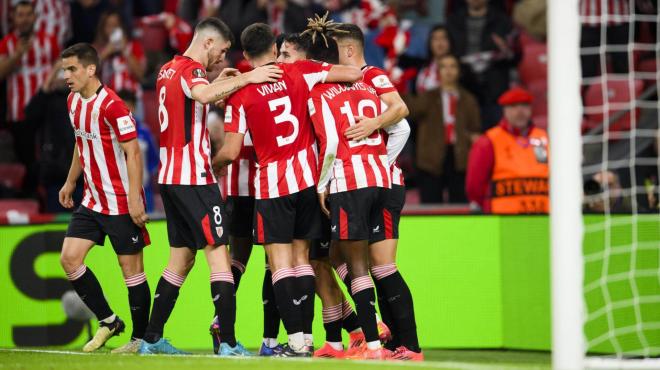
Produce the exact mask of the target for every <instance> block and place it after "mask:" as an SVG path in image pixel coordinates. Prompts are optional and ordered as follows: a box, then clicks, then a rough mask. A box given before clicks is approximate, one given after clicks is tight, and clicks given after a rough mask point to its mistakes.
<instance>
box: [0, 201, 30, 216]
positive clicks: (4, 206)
mask: <svg viewBox="0 0 660 370" xmlns="http://www.w3.org/2000/svg"><path fill="white" fill-rule="evenodd" d="M10 212H11V213H20V214H23V215H28V216H30V215H36V214H39V202H37V201H36V200H34V199H0V216H5V217H9V213H10Z"/></svg>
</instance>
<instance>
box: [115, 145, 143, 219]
mask: <svg viewBox="0 0 660 370" xmlns="http://www.w3.org/2000/svg"><path fill="white" fill-rule="evenodd" d="M119 145H120V146H121V148H122V149H123V150H124V153H126V167H127V169H128V213H129V214H130V215H131V219H132V220H133V223H134V224H136V225H137V226H139V227H144V224H145V223H146V222H147V221H149V216H147V213H146V212H145V210H144V203H143V202H142V197H141V194H142V173H143V171H142V169H143V165H142V153H141V151H140V144H139V143H138V141H137V139H136V138H135V139H131V140H128V141H124V142H120V143H119Z"/></svg>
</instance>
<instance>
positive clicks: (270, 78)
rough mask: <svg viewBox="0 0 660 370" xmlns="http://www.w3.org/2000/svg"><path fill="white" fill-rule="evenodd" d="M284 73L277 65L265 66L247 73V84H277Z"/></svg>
mask: <svg viewBox="0 0 660 370" xmlns="http://www.w3.org/2000/svg"><path fill="white" fill-rule="evenodd" d="M283 73H284V71H282V69H281V68H280V67H278V66H276V65H272V64H269V65H265V66H261V67H257V68H255V69H253V70H251V71H250V72H247V73H246V74H245V75H246V76H247V82H248V83H251V84H259V83H263V82H276V81H277V80H279V79H280V78H281V77H282V74H283Z"/></svg>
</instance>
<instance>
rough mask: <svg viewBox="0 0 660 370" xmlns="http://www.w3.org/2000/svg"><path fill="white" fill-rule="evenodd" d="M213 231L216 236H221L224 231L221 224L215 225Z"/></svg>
mask: <svg viewBox="0 0 660 370" xmlns="http://www.w3.org/2000/svg"><path fill="white" fill-rule="evenodd" d="M215 232H216V233H217V234H218V238H222V235H223V234H224V233H225V231H224V229H223V228H222V226H216V228H215Z"/></svg>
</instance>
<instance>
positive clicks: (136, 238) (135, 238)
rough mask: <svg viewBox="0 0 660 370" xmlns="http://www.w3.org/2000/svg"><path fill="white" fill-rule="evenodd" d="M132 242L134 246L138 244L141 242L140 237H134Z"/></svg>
mask: <svg viewBox="0 0 660 370" xmlns="http://www.w3.org/2000/svg"><path fill="white" fill-rule="evenodd" d="M131 240H132V241H133V244H137V242H138V240H140V237H139V236H138V235H135V236H132V237H131Z"/></svg>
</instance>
